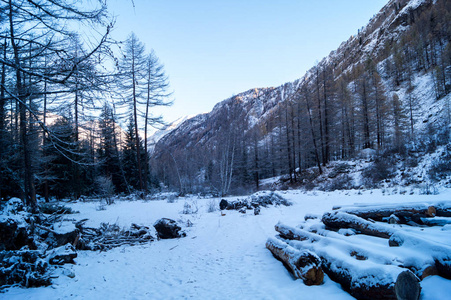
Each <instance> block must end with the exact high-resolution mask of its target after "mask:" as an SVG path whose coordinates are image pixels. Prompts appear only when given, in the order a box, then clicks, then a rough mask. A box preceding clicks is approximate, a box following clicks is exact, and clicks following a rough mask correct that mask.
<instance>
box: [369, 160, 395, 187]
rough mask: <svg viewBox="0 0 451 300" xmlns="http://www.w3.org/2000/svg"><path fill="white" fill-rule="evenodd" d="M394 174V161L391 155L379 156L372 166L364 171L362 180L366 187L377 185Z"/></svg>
mask: <svg viewBox="0 0 451 300" xmlns="http://www.w3.org/2000/svg"><path fill="white" fill-rule="evenodd" d="M393 176H394V161H393V160H392V159H391V158H390V157H383V156H379V157H377V158H376V159H375V160H374V162H373V163H372V165H371V166H369V167H368V168H366V169H365V170H364V171H363V172H362V180H363V183H364V185H365V186H366V187H377V185H378V184H379V183H380V182H381V181H382V180H384V179H389V178H392V177H393Z"/></svg>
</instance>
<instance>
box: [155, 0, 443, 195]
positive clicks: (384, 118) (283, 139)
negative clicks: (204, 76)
mask: <svg viewBox="0 0 451 300" xmlns="http://www.w3.org/2000/svg"><path fill="white" fill-rule="evenodd" d="M450 12H451V4H450V3H449V2H448V1H445V0H435V1H433V0H411V1H408V0H391V1H389V2H388V3H387V5H385V6H384V7H383V8H382V9H381V10H380V11H379V12H378V13H377V14H376V15H375V16H374V17H373V18H372V19H371V20H370V22H369V23H368V25H367V26H365V27H364V28H362V29H361V30H359V32H358V34H356V35H354V36H351V37H350V38H349V39H348V40H347V41H346V42H343V43H342V44H341V45H340V47H339V48H338V49H337V50H335V51H332V52H331V53H330V54H329V56H327V57H326V58H324V59H323V60H322V61H321V62H319V63H318V65H316V66H314V67H313V68H312V69H310V70H309V71H308V72H307V73H306V74H305V76H304V77H303V78H301V79H298V80H296V81H294V82H291V83H286V84H284V85H282V86H280V87H277V88H261V89H252V90H249V91H246V92H244V93H241V94H238V95H236V96H233V97H231V98H229V99H226V100H224V101H222V102H220V103H218V104H217V105H216V106H215V107H214V109H213V110H212V111H211V112H210V113H208V114H203V115H198V116H196V117H194V118H192V119H190V120H188V121H186V122H184V123H182V124H180V125H179V126H178V127H177V128H176V129H175V130H174V131H171V132H170V133H168V134H167V135H165V136H164V137H163V138H162V139H160V141H159V142H158V143H157V145H156V147H155V152H154V167H155V170H156V171H157V172H159V173H160V175H163V176H162V178H164V181H165V183H166V184H167V185H172V186H174V187H178V188H179V189H180V190H181V191H196V190H199V189H205V188H206V187H207V188H209V189H211V190H213V191H216V192H219V193H227V192H228V191H230V189H231V188H233V187H244V188H246V187H247V188H249V187H250V186H254V188H256V189H258V188H259V181H260V179H262V178H267V177H274V176H277V175H280V174H288V180H289V181H290V182H291V183H296V182H298V183H299V182H301V183H302V182H305V181H306V180H307V181H309V180H310V179H309V178H305V174H304V173H303V172H302V170H304V169H306V168H310V167H312V166H317V170H316V171H315V172H317V173H319V174H321V173H322V171H323V170H322V169H323V167H324V166H325V165H327V164H328V163H329V162H330V161H334V160H338V159H340V160H343V159H353V158H355V157H356V156H357V155H358V153H359V151H360V150H361V149H364V148H373V149H375V150H376V151H377V153H383V152H387V151H392V152H393V151H394V152H396V153H401V152H402V153H404V154H406V153H408V151H410V150H412V149H413V148H416V149H417V148H418V147H423V148H424V145H425V143H430V140H431V137H433V136H434V135H435V136H436V137H437V138H435V139H436V140H438V143H436V144H440V143H447V142H448V140H447V139H444V138H442V137H439V136H443V129H446V128H447V125H449V124H450V118H449V115H450V113H449V112H450V110H449V105H448V103H449V100H450V99H449V98H450V97H449V93H450V90H451V67H450V65H451V46H450V43H449V42H450V39H451V26H450V25H449V23H450V21H449V20H450V19H451V13H450ZM447 116H448V117H447ZM445 135H446V134H445ZM413 145H416V146H413ZM419 145H420V146H419ZM421 145H423V146H421ZM406 147H407V148H406ZM409 147H410V148H409ZM412 147H413V148H412ZM406 149H407V150H406ZM423 150H424V149H423ZM406 151H407V152H406Z"/></svg>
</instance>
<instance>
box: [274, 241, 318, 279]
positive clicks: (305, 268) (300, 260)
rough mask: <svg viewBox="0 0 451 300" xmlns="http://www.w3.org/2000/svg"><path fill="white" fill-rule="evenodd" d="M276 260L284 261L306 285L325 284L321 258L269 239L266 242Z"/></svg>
mask: <svg viewBox="0 0 451 300" xmlns="http://www.w3.org/2000/svg"><path fill="white" fill-rule="evenodd" d="M266 248H268V249H269V250H270V251H271V253H272V254H273V255H274V257H275V258H277V259H278V260H280V261H282V262H283V264H284V265H285V267H286V268H287V269H288V270H289V271H290V272H291V273H292V274H293V275H294V277H295V278H298V279H302V281H303V282H304V283H305V284H306V285H320V284H322V283H323V279H324V273H323V270H322V269H321V266H320V265H321V260H320V258H319V257H318V256H317V255H316V254H314V253H312V252H310V251H306V250H304V251H299V250H296V249H294V248H293V247H291V246H289V245H288V244H287V243H284V242H282V241H281V240H279V239H275V238H269V239H268V241H267V242H266Z"/></svg>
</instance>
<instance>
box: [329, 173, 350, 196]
mask: <svg viewBox="0 0 451 300" xmlns="http://www.w3.org/2000/svg"><path fill="white" fill-rule="evenodd" d="M352 188H354V184H353V179H352V177H351V176H349V175H348V174H340V175H338V176H337V177H335V178H333V179H331V180H329V181H326V182H325V183H324V184H323V186H322V189H323V190H324V191H326V192H333V191H336V190H350V189H352Z"/></svg>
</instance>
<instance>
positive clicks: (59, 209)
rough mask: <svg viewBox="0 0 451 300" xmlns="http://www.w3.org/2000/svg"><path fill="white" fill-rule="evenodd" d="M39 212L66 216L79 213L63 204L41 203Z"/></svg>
mask: <svg viewBox="0 0 451 300" xmlns="http://www.w3.org/2000/svg"><path fill="white" fill-rule="evenodd" d="M39 210H40V212H41V213H44V214H49V215H51V214H57V215H65V214H76V213H78V211H75V210H73V209H72V208H70V207H68V206H64V205H61V204H54V203H41V204H40V205H39Z"/></svg>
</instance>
